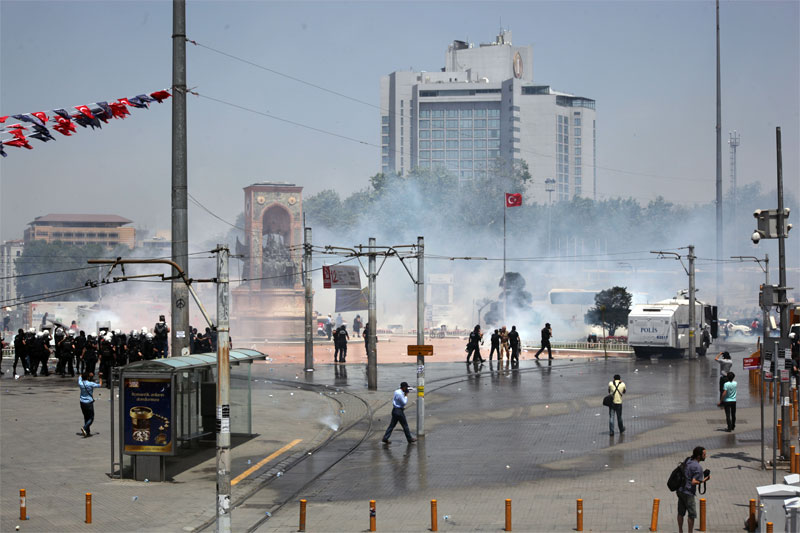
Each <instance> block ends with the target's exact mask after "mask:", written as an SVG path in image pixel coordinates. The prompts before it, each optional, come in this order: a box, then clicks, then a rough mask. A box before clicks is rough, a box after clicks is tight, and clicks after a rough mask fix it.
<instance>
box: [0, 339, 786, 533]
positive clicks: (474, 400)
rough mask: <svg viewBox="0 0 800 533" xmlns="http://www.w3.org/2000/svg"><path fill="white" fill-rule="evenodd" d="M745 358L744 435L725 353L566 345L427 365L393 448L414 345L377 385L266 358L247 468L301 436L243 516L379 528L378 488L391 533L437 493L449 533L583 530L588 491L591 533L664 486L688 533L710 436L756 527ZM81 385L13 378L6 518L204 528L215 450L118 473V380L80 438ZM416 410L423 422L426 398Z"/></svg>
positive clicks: (422, 513)
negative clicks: (620, 399) (695, 479)
mask: <svg viewBox="0 0 800 533" xmlns="http://www.w3.org/2000/svg"><path fill="white" fill-rule="evenodd" d="M743 355H744V352H739V353H735V354H734V360H735V365H734V370H735V371H736V372H737V375H738V380H737V381H738V382H739V391H740V392H739V399H738V422H737V429H736V432H735V433H733V434H729V433H725V432H724V431H722V430H723V428H724V427H725V422H724V414H723V412H722V411H721V410H719V409H717V408H716V406H715V403H716V390H717V389H716V387H717V377H716V376H717V368H716V364H715V363H714V362H713V360H711V359H699V360H697V361H655V362H650V361H644V362H643V361H636V360H635V359H633V358H630V357H619V358H611V359H609V360H607V361H605V360H602V358H600V359H597V358H573V360H570V359H568V358H559V359H556V360H555V361H554V362H553V364H552V365H548V364H547V363H538V364H537V363H536V362H533V361H530V360H523V361H522V363H521V365H520V368H519V369H518V370H512V369H509V368H507V367H506V366H503V367H502V369H498V367H497V365H496V364H495V365H492V366H491V367H490V366H489V365H486V364H485V365H484V366H483V367H482V368H480V369H478V370H477V371H476V370H475V369H474V368H473V367H472V366H471V365H470V366H469V367H467V366H466V365H465V364H463V363H429V364H428V365H426V374H427V376H426V377H427V387H426V415H427V416H426V429H427V434H426V435H425V437H424V438H421V439H420V440H419V442H418V443H417V444H414V445H411V446H406V444H405V442H404V439H403V438H402V433H401V432H400V429H399V428H398V429H397V430H396V432H395V434H394V436H393V439H392V440H393V442H392V444H391V445H389V446H384V445H382V444H381V443H380V438H381V436H382V433H383V430H384V429H385V426H386V424H387V423H388V417H389V411H390V409H389V407H388V402H389V400H390V398H391V391H392V390H393V389H394V388H396V387H397V384H398V383H399V382H400V381H403V380H405V381H408V382H409V383H411V384H412V385H413V384H414V381H415V369H416V365H415V363H414V362H413V358H409V361H408V362H406V363H397V364H382V365H381V366H380V368H379V391H377V392H369V391H367V390H366V376H365V371H364V366H363V365H362V364H359V363H353V364H348V365H330V364H324V363H318V364H317V369H316V371H315V372H314V373H312V374H305V373H303V372H302V369H301V367H299V366H298V365H294V364H275V363H274V362H273V363H258V364H256V366H255V368H254V371H253V379H254V380H256V381H255V383H254V384H253V386H254V389H255V394H254V407H255V408H254V420H253V423H254V432H256V433H257V434H258V436H257V437H255V438H253V439H249V440H246V441H242V442H240V443H239V445H238V446H236V447H235V448H234V449H233V457H234V465H233V469H234V472H233V474H234V476H237V475H240V474H242V473H244V472H245V471H247V470H248V469H249V468H252V466H253V465H256V464H258V463H259V462H260V461H262V460H264V459H265V458H267V457H269V456H270V455H272V454H274V453H275V452H277V451H279V450H281V449H282V448H284V447H286V446H287V445H289V444H290V443H292V442H294V441H296V440H297V439H302V440H301V441H300V443H298V444H295V445H293V446H292V447H291V448H289V449H288V450H286V451H284V452H283V453H281V454H279V455H278V456H276V457H274V458H273V459H270V460H269V461H267V462H265V464H264V465H263V466H262V467H260V468H258V469H257V470H256V471H254V472H252V473H251V474H250V475H248V476H247V477H246V478H244V479H243V480H242V481H241V482H240V483H238V484H237V485H236V486H235V487H234V502H237V503H236V504H237V508H235V509H234V511H233V524H234V530H235V531H246V530H249V529H250V528H253V527H256V526H257V527H258V528H259V530H269V531H294V530H296V529H297V525H298V524H297V519H298V516H297V511H298V509H297V503H296V501H297V500H298V499H299V498H306V499H307V500H308V522H307V530H308V531H354V530H365V529H368V526H369V514H368V513H369V510H368V503H369V500H370V499H375V500H377V519H378V530H384V531H401V530H402V531H406V530H418V531H424V530H426V529H428V528H429V527H430V510H429V502H430V500H431V499H432V498H435V499H437V500H438V506H439V529H440V530H441V531H445V530H453V531H457V530H458V531H462V530H463V531H467V530H495V531H497V530H501V529H502V528H503V526H504V515H503V509H504V500H505V498H511V499H512V500H513V504H512V505H513V507H512V508H513V525H514V529H515V530H517V531H569V530H572V529H574V528H575V500H576V499H577V498H583V500H584V530H586V531H588V530H593V531H625V530H633V529H634V526H637V525H638V526H639V527H640V528H641V529H644V528H646V527H649V523H650V509H651V506H652V501H653V498H660V499H661V511H660V516H659V528H660V530H661V531H676V530H677V527H676V522H675V513H676V508H675V507H676V506H675V496H674V494H673V493H670V492H669V491H668V490H667V489H666V479H667V477H668V475H669V472H670V471H671V469H672V468H674V465H675V464H677V462H678V461H680V460H682V459H683V458H684V457H686V456H687V455H688V454H689V453H690V451H691V449H692V448H693V447H694V446H696V445H698V444H699V445H703V446H706V447H707V448H708V450H709V454H708V455H709V456H708V460H707V461H706V464H705V465H704V466H705V467H706V468H710V469H711V470H712V480H711V481H710V482H709V484H708V493H707V494H706V496H705V497H706V499H707V501H708V518H707V523H708V530H709V531H733V530H740V529H741V527H742V523H743V520H744V518H745V517H746V505H747V502H748V500H749V498H752V497H755V489H754V487H755V486H757V485H761V484H767V483H770V482H771V479H772V475H771V472H769V471H766V472H764V471H761V470H760V466H759V463H760V432H759V417H760V415H759V408H758V397H757V396H752V395H751V394H750V392H749V388H748V384H747V373H746V372H743V371H741V370H740V369H741V358H742V356H743ZM4 363H6V362H4ZM5 369H7V365H4V370H5ZM614 373H620V374H622V376H623V380H624V381H625V382H626V384H627V386H628V391H629V392H628V394H626V396H625V402H624V408H623V409H624V412H623V414H624V418H625V422H626V428H627V431H626V433H625V434H624V435H619V434H617V435H615V436H614V437H609V435H608V416H607V415H608V413H607V409H606V408H604V407H602V406H601V400H602V396H603V395H604V394H605V386H606V384H607V383H608V381H609V379H610V378H611V376H612V375H613V374H614ZM72 381H73V380H61V379H60V378H35V379H34V378H22V379H20V380H13V379H9V376H8V375H6V376H3V379H2V380H0V402H1V403H0V414H1V416H2V420H3V425H2V429H1V430H0V446H1V447H0V474H1V476H0V488H1V490H0V503H2V506H1V507H0V509H2V518H0V527H1V529H2V530H3V531H6V530H9V529H13V527H14V526H16V525H20V526H21V528H22V530H25V531H78V530H86V529H88V528H94V529H96V530H103V531H141V530H145V529H146V530H151V531H181V530H184V531H192V530H197V529H200V528H201V527H202V526H203V525H204V524H206V525H207V524H208V523H209V521H210V520H212V521H213V518H214V510H215V509H214V483H215V468H214V462H215V459H214V448H213V447H211V448H208V449H205V450H201V451H199V452H198V453H196V454H195V455H194V456H193V457H191V458H189V459H185V460H183V461H177V462H176V463H174V464H172V466H171V467H170V469H171V475H172V479H173V481H172V482H169V483H147V484H145V483H138V482H133V481H128V480H125V481H119V480H112V479H110V478H109V477H108V476H107V472H108V471H109V470H110V467H109V459H108V457H109V442H108V440H107V433H108V429H107V428H108V409H103V408H102V407H101V404H103V401H104V400H105V401H107V398H103V397H102V394H107V393H106V392H105V390H104V389H102V392H101V396H100V397H99V398H98V402H97V403H98V406H97V421H96V422H95V426H94V428H95V430H96V431H98V432H99V435H98V436H96V437H92V438H91V439H82V438H81V437H78V436H76V435H75V433H76V432H77V429H78V427H79V425H80V423H81V420H82V419H81V416H80V411H79V409H78V405H77V396H78V393H77V386H75V384H74V383H71V382H72ZM297 387H300V388H297ZM337 391H338V392H337ZM320 393H322V394H320ZM270 395H271V396H270ZM106 405H107V404H106ZM768 413H769V411H768ZM407 415H408V419H409V422H410V424H411V426H412V431H413V430H414V426H415V410H414V406H413V405H411V404H410V406H409V409H408V410H407ZM767 426H768V427H771V417H770V416H768V417H767ZM348 428H350V429H349V430H348V431H345V430H347V429H348ZM337 433H338V434H340V435H341V436H340V437H339V438H337V439H335V440H333V441H330V442H327V439H328V438H329V437H331V436H332V435H334V434H337ZM770 441H771V439H770V437H769V432H768V434H767V442H768V443H769V442H770ZM326 442H327V444H325V443H326ZM323 444H325V445H324V446H322V447H321V448H320V446H321V445H323ZM309 451H311V452H312V455H310V456H309V455H308V452H309ZM767 455H768V457H771V453H767ZM248 461H250V462H249V463H248ZM292 465H293V466H292ZM784 470H785V469H784ZM279 472H280V473H281V474H282V475H281V476H278V475H277V474H278V473H279ZM782 474H783V473H782V472H779V479H780V478H781V477H782ZM19 488H26V489H27V490H28V508H29V511H28V514H29V516H30V520H28V521H25V522H24V523H23V522H20V521H19V520H17V518H18V503H19V502H18V489H19ZM85 492H92V493H93V495H94V506H95V507H94V523H93V524H92V525H91V526H87V525H85V524H83V494H84V493H85ZM267 513H269V515H267ZM445 515H447V517H448V518H447V520H445V518H444V516H445ZM212 527H213V526H212ZM208 530H210V529H208Z"/></svg>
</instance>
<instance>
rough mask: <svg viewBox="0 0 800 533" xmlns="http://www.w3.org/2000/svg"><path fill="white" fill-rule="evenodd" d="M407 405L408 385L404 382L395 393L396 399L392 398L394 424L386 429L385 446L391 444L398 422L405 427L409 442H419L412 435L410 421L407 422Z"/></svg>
mask: <svg viewBox="0 0 800 533" xmlns="http://www.w3.org/2000/svg"><path fill="white" fill-rule="evenodd" d="M407 403H408V383H406V382H405V381H404V382H402V383H401V384H400V388H399V389H397V390H396V391H394V397H393V398H392V422H391V423H390V424H389V427H388V428H386V433H384V434H383V443H384V444H389V443H390V442H391V441H390V440H389V437H390V436H391V435H392V430H394V427H395V426H396V425H397V423H398V422H400V425H401V426H403V432H404V433H405V434H406V439H407V440H408V442H409V443H411V442H417V439H416V438H415V437H413V436H412V435H411V431H410V430H409V429H408V421H407V420H406V413H405V411H404V409H405V408H406V404H407Z"/></svg>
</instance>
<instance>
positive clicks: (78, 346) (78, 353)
mask: <svg viewBox="0 0 800 533" xmlns="http://www.w3.org/2000/svg"><path fill="white" fill-rule="evenodd" d="M84 348H86V332H85V331H83V330H80V333H78V336H77V337H75V370H77V371H78V374H82V373H83V371H84V369H85V368H86V366H85V364H84V362H83V349H84Z"/></svg>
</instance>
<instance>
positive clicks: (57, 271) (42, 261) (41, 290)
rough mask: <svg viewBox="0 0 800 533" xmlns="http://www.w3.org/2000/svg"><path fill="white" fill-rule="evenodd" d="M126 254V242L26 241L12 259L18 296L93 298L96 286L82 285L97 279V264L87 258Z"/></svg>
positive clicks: (65, 299) (28, 298) (86, 299)
mask: <svg viewBox="0 0 800 533" xmlns="http://www.w3.org/2000/svg"><path fill="white" fill-rule="evenodd" d="M128 255H130V249H129V248H128V247H127V246H119V247H117V248H115V249H114V250H109V249H108V248H106V247H104V246H101V245H99V244H87V245H85V246H76V245H72V244H64V243H62V242H60V241H56V242H51V243H47V242H44V241H32V242H28V243H26V244H25V248H24V249H23V251H22V254H21V255H20V256H19V257H18V258H16V259H15V260H14V266H15V267H16V271H17V278H16V282H17V293H18V295H19V296H18V299H19V301H23V300H36V299H43V300H44V299H52V300H60V301H68V300H85V301H95V300H97V297H98V291H97V289H85V287H89V286H90V285H91V284H92V283H94V282H96V281H97V279H98V276H99V271H98V269H99V267H97V266H89V265H87V264H86V261H87V260H88V259H98V258H102V257H125V256H128Z"/></svg>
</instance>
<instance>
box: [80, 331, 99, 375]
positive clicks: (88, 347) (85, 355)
mask: <svg viewBox="0 0 800 533" xmlns="http://www.w3.org/2000/svg"><path fill="white" fill-rule="evenodd" d="M81 333H83V332H81ZM97 350H98V346H97V337H95V336H94V335H91V334H90V335H89V336H88V337H86V344H85V345H84V347H83V352H82V353H81V359H82V360H83V368H84V372H88V373H90V374H94V371H95V368H96V367H97Z"/></svg>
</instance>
